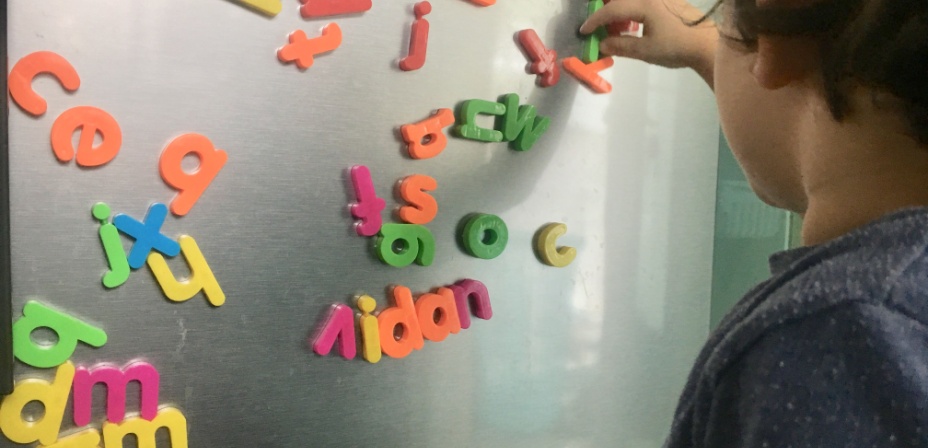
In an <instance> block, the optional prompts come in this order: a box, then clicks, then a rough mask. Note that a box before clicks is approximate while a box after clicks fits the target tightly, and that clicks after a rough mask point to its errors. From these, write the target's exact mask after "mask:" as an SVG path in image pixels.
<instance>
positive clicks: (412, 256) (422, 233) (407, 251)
mask: <svg viewBox="0 0 928 448" xmlns="http://www.w3.org/2000/svg"><path fill="white" fill-rule="evenodd" d="M374 252H375V253H376V255H377V256H378V257H380V260H381V261H383V262H384V263H386V264H389V265H390V266H394V267H398V268H400V267H404V266H409V265H410V264H412V262H413V261H415V262H416V263H418V264H419V265H421V266H428V265H431V264H432V260H434V259H435V238H434V237H433V236H432V232H431V231H430V230H429V229H428V228H427V227H424V226H421V225H417V224H384V225H383V227H382V228H381V229H380V234H379V235H378V236H377V238H375V239H374Z"/></svg>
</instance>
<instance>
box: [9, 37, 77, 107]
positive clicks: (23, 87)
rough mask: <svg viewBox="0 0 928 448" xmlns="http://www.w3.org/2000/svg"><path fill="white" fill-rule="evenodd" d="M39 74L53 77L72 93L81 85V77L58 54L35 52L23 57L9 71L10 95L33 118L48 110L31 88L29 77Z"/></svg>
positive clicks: (31, 78) (30, 78)
mask: <svg viewBox="0 0 928 448" xmlns="http://www.w3.org/2000/svg"><path fill="white" fill-rule="evenodd" d="M43 73H47V74H49V75H52V76H54V77H55V79H57V80H58V82H59V83H61V87H63V88H64V89H65V90H67V91H68V92H74V91H76V90H77V88H78V87H80V86H81V78H80V77H79V76H77V71H76V70H74V66H72V65H71V63H70V62H68V60H67V59H65V58H63V57H61V56H59V55H58V54H56V53H52V52H51V51H37V52H35V53H31V54H28V55H26V56H23V58H22V59H20V60H19V61H18V62H17V63H16V65H14V66H13V69H12V70H10V77H9V78H8V82H9V89H10V97H12V98H13V101H14V102H15V103H16V105H18V106H19V107H21V108H22V109H23V110H24V111H26V112H27V113H29V114H32V115H34V116H36V117H40V116H42V115H44V114H45V111H46V110H47V109H48V104H47V103H46V102H45V100H44V99H42V97H40V96H39V94H37V93H35V90H32V80H33V79H35V77H36V76H38V75H40V74H43Z"/></svg>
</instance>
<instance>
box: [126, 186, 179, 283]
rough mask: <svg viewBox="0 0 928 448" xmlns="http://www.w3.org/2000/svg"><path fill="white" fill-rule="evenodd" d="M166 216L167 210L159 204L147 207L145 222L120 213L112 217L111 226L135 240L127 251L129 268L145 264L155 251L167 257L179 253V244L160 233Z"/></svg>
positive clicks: (136, 267)
mask: <svg viewBox="0 0 928 448" xmlns="http://www.w3.org/2000/svg"><path fill="white" fill-rule="evenodd" d="M167 216H168V208H167V206H165V205H164V204H162V203H160V202H155V203H154V204H151V206H150V207H148V213H147V214H145V221H141V222H140V221H139V220H137V219H135V218H133V217H131V216H129V215H124V214H122V213H120V214H117V215H116V216H114V217H113V225H114V226H116V228H117V229H119V231H120V232H122V233H125V234H126V235H129V236H130V237H132V238H133V239H135V244H133V245H132V249H131V250H130V251H129V267H130V268H132V269H138V268H140V267H142V265H143V264H145V259H146V258H147V257H148V253H149V252H151V251H152V250H157V251H158V252H161V253H163V254H165V255H167V256H169V257H176V256H177V254H179V253H180V244H177V242H176V241H174V240H172V239H170V238H168V237H166V236H165V235H164V234H163V233H161V225H162V224H164V218H165V217H167Z"/></svg>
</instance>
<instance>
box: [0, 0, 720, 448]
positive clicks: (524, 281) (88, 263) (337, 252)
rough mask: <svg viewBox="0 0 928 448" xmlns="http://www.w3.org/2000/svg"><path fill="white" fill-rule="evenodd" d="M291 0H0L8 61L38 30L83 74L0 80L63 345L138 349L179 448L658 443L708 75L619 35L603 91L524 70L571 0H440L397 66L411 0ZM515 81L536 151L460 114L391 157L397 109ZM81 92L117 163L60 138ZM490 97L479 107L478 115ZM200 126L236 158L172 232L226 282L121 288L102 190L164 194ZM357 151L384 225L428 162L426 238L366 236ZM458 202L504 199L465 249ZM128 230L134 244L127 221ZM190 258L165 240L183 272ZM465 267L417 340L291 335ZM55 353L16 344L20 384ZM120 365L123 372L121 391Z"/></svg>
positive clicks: (695, 231)
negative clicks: (640, 54)
mask: <svg viewBox="0 0 928 448" xmlns="http://www.w3.org/2000/svg"><path fill="white" fill-rule="evenodd" d="M271 3H273V2H271ZM282 6H283V10H282V12H281V13H280V14H279V15H277V16H276V17H267V16H263V15H260V14H257V13H255V12H254V11H252V10H250V9H247V8H244V7H242V6H241V5H239V4H236V3H234V2H230V1H224V0H198V1H189V0H159V1H145V2H142V1H124V0H95V1H65V0H45V1H34V0H9V1H8V2H7V8H8V12H9V27H8V30H7V33H8V36H9V41H8V45H9V48H8V50H9V54H8V56H9V61H10V66H12V65H13V64H14V63H15V62H16V61H19V60H20V59H21V58H23V57H24V56H26V55H28V54H31V53H33V52H36V51H42V50H46V51H52V52H55V53H57V54H59V55H61V56H62V57H64V58H65V59H66V60H67V61H69V62H70V63H71V64H72V65H73V66H74V68H75V70H76V71H77V72H78V74H79V76H80V87H79V89H77V90H76V91H75V92H73V93H68V92H66V91H65V90H64V89H62V87H61V85H60V84H59V83H58V82H57V81H55V80H54V79H53V78H51V77H48V76H41V77H38V78H37V79H36V80H35V81H34V83H33V88H34V89H35V91H36V92H38V93H39V94H40V95H41V96H42V97H44V98H45V100H46V101H47V103H48V111H47V112H46V113H45V115H43V116H41V117H38V118H36V117H33V116H31V115H29V114H27V113H25V112H24V111H23V110H22V109H21V108H20V107H18V106H16V105H15V104H14V103H13V102H12V101H10V111H9V112H10V113H9V126H10V136H9V140H10V172H11V180H10V183H11V186H10V219H11V232H12V246H11V251H12V260H13V266H12V292H13V318H14V319H17V318H19V317H21V316H22V309H23V307H24V305H25V304H26V303H27V302H28V301H30V300H34V301H37V302H40V303H43V304H45V305H47V306H50V307H53V308H55V309H57V310H61V311H64V312H66V313H68V314H70V315H72V316H74V317H77V318H79V319H81V320H83V321H84V322H87V323H89V324H91V325H94V326H98V327H100V328H102V329H103V330H105V332H106V334H107V341H106V343H105V344H104V345H103V346H102V347H99V348H93V347H90V346H89V345H87V344H83V343H81V344H78V346H77V348H76V350H75V351H74V353H73V355H72V356H71V357H70V360H71V362H73V363H74V364H75V365H76V366H78V367H88V368H89V367H92V366H95V365H98V364H100V363H110V364H112V365H115V366H117V367H121V366H125V365H127V364H128V363H130V362H132V361H145V362H147V363H149V364H151V365H152V366H154V367H155V368H156V369H157V371H158V373H159V375H160V388H159V391H160V394H159V402H160V404H161V406H170V407H174V408H176V409H178V410H179V411H180V412H182V413H183V415H184V416H185V417H186V421H187V427H188V432H189V443H190V446H195V447H305V446H319V447H335V446H339V447H341V446H345V447H360V446H377V447H394V446H395V447H400V446H403V447H435V446H449V447H464V446H491V447H523V446H524V447H541V446H551V447H555V446H557V447H561V446H570V447H600V446H622V447H626V448H634V447H655V446H659V445H660V444H661V442H662V440H663V438H664V436H665V435H666V433H667V431H668V428H669V424H670V421H671V416H672V412H673V409H674V407H675V405H676V400H677V398H678V394H679V392H680V390H681V389H682V385H683V382H684V380H685V377H686V375H687V373H688V371H689V368H690V365H691V363H692V361H693V359H694V358H695V356H696V353H697V351H698V349H699V348H700V346H701V344H702V342H703V341H704V339H705V337H706V335H707V333H708V327H709V325H708V319H709V307H710V300H709V298H710V286H711V285H710V283H711V260H712V239H713V226H714V210H713V207H714V203H715V191H716V189H715V187H716V163H717V159H716V150H717V148H718V119H717V116H716V112H715V107H714V102H713V98H712V95H711V91H710V90H709V89H708V88H707V87H706V86H705V85H703V83H702V81H701V80H699V79H698V77H697V76H696V75H694V74H693V73H691V72H688V71H682V70H677V71H672V70H666V69H661V68H655V67H649V66H647V65H645V64H643V63H640V62H635V61H630V60H616V63H615V66H614V67H613V68H612V69H610V70H608V71H605V72H603V73H604V76H605V77H606V79H608V80H609V81H611V82H612V84H613V86H614V90H613V92H612V93H611V94H608V95H597V94H593V93H592V92H591V91H589V90H588V89H587V88H585V87H584V86H583V85H581V84H579V83H578V82H577V81H576V80H575V79H574V78H573V77H572V76H570V75H569V74H567V73H566V72H563V73H562V74H561V79H560V81H559V82H558V84H556V85H555V86H552V87H548V88H540V87H538V86H537V85H536V77H535V76H534V75H531V74H529V73H527V72H526V65H527V63H528V62H529V60H528V59H527V58H526V55H525V54H524V53H523V51H522V50H521V49H520V47H519V45H518V42H517V39H516V37H515V35H516V33H517V32H518V31H520V30H523V29H529V28H530V29H534V30H535V31H536V32H537V33H538V35H539V36H540V38H541V39H542V41H543V42H544V43H545V44H546V45H547V46H548V47H549V48H553V49H555V50H556V51H557V52H558V54H559V57H560V58H563V57H567V56H571V55H579V54H580V51H581V44H582V41H581V40H580V39H579V38H578V37H577V33H576V30H577V28H578V26H579V24H580V23H581V22H582V21H583V19H584V17H585V16H586V11H587V4H586V2H585V1H579V0H501V1H499V2H496V4H495V5H492V6H489V7H480V6H478V5H475V4H474V3H472V2H470V1H465V0H434V1H433V2H432V11H431V13H429V14H428V15H427V16H425V19H427V20H428V22H429V24H430V29H429V37H428V47H427V58H426V61H425V64H424V66H423V67H422V68H420V69H418V70H414V71H401V70H400V69H399V68H398V59H399V58H401V57H403V56H405V55H406V53H407V51H408V49H409V39H410V38H409V36H410V30H411V26H412V24H413V21H414V15H413V6H414V2H413V1H411V0H410V1H387V0H375V1H374V2H373V7H372V8H371V9H370V10H369V11H365V12H363V13H355V14H350V15H344V16H332V17H325V18H314V19H303V18H301V17H300V14H299V12H298V8H299V6H300V5H299V4H298V3H297V2H296V1H292V0H288V1H285V2H283V5H282ZM329 23H336V24H337V25H338V27H339V29H340V30H341V35H342V41H341V43H340V45H339V46H338V47H337V48H336V49H335V50H334V51H331V52H328V53H322V54H319V55H316V56H315V58H314V62H313V65H312V66H311V67H310V68H308V69H307V70H300V69H298V68H297V67H296V66H295V65H294V64H284V63H281V62H280V61H279V60H278V58H277V49H278V48H279V47H281V46H283V45H284V44H286V43H287V42H288V35H289V34H290V33H291V32H292V31H295V30H302V31H304V32H305V33H306V35H307V36H308V37H309V38H313V37H317V36H320V35H321V33H322V29H323V27H325V26H326V25H327V24H329ZM509 93H516V94H518V95H519V97H520V101H521V104H529V105H533V106H535V107H536V109H537V111H538V113H539V114H540V115H543V116H546V117H550V119H551V125H550V128H549V129H548V131H547V132H546V133H545V134H544V135H543V136H542V137H541V138H540V139H539V140H538V142H537V143H536V144H535V145H534V147H533V148H531V150H529V151H516V150H513V149H510V148H509V146H508V145H507V144H506V143H481V142H476V141H472V140H465V139H461V138H458V137H455V136H452V135H450V134H452V132H451V128H450V127H449V128H446V129H445V132H446V134H449V142H448V145H447V148H446V149H445V150H444V151H443V152H442V153H441V154H439V155H438V156H436V157H433V158H430V159H423V160H414V159H411V158H409V156H408V155H407V151H406V145H405V143H404V142H403V141H402V139H401V137H400V133H399V131H398V129H399V127H400V126H401V125H404V124H408V123H414V122H418V121H420V120H423V119H425V118H427V117H428V116H429V115H430V114H431V113H432V112H433V111H434V110H436V109H440V108H451V109H455V110H457V108H459V107H460V106H461V103H462V102H463V101H465V100H470V99H482V100H490V101H496V100H497V99H498V98H499V97H500V96H501V95H504V94H509ZM77 106H92V107H95V108H99V109H102V110H104V111H106V112H107V113H108V114H110V115H112V117H114V118H115V120H116V121H117V122H118V124H119V127H120V129H121V133H122V145H121V149H120V150H119V153H118V155H117V156H116V157H115V158H114V159H113V160H112V161H110V162H109V163H107V164H105V165H102V166H99V167H95V168H87V167H80V166H78V165H77V164H76V163H75V162H74V161H72V162H70V163H63V162H59V160H58V159H57V158H56V157H55V154H54V153H53V151H52V148H51V146H50V132H51V128H52V127H53V124H54V123H55V121H56V120H57V119H58V117H59V116H60V115H61V114H62V113H64V112H65V111H67V110H69V109H71V108H74V107H77ZM478 123H479V124H480V125H481V126H485V127H488V128H489V127H493V126H494V123H493V118H492V117H479V118H478ZM189 133H195V134H199V135H202V136H204V137H206V138H208V139H209V141H210V143H211V144H212V145H213V146H214V147H215V148H218V149H221V150H223V151H225V152H226V153H227V155H228V160H227V161H226V163H225V165H224V166H223V167H222V168H221V170H220V171H219V173H218V174H217V175H216V176H215V178H214V179H213V180H212V182H211V183H210V185H209V187H208V188H207V189H206V190H205V192H204V193H203V194H202V196H201V197H200V198H199V199H198V200H197V201H196V202H195V204H193V206H192V208H191V210H190V211H189V213H187V214H186V215H184V216H182V217H181V216H177V215H175V214H173V213H170V212H169V213H168V214H167V217H166V219H165V221H164V223H163V225H162V227H161V229H160V230H161V232H163V233H164V234H165V235H167V236H168V237H170V238H171V239H174V240H176V239H177V238H178V237H180V236H181V235H189V236H191V237H193V238H194V239H195V241H196V244H197V246H198V247H199V249H200V250H201V251H202V253H203V255H204V257H205V259H206V261H207V262H208V265H209V267H210V268H211V270H212V272H213V274H214V275H215V277H216V279H217V280H218V282H219V284H220V285H221V289H222V291H223V292H224V295H225V302H224V303H223V304H222V305H221V306H214V305H212V304H211V303H210V302H209V301H208V300H207V299H206V298H204V297H203V295H202V294H198V295H197V296H195V297H194V298H192V299H190V300H187V301H184V302H174V301H171V300H168V299H167V298H166V297H165V294H164V293H163V292H162V289H161V287H160V286H159V282H158V281H157V280H156V279H155V278H154V276H153V275H152V271H151V269H150V268H149V267H148V266H142V267H141V268H140V269H137V270H133V271H132V273H131V275H130V276H129V278H128V281H127V282H126V283H125V284H123V285H121V286H118V287H116V288H106V287H104V285H103V284H102V282H101V277H102V275H103V274H104V273H105V272H106V271H107V269H108V264H107V258H106V256H105V254H104V250H103V248H102V246H101V242H100V236H99V230H100V227H101V221H98V220H97V219H95V218H94V217H93V216H92V215H91V208H92V206H93V205H94V204H95V203H97V202H105V203H106V204H108V206H109V207H110V209H111V210H112V213H111V214H112V215H116V214H118V213H122V214H125V215H128V216H130V217H133V218H135V219H138V220H142V218H143V217H144V216H145V214H146V212H147V211H148V209H149V206H150V205H151V204H152V203H164V204H168V205H170V203H171V200H172V199H173V198H174V196H175V194H176V193H177V191H176V190H175V189H174V188H172V187H171V186H169V185H168V184H166V183H165V181H164V180H163V179H162V177H161V175H160V174H159V160H160V157H161V154H162V151H163V150H164V149H165V148H166V147H167V146H168V143H169V142H171V141H172V140H173V139H175V138H177V137H178V136H181V135H183V134H189ZM74 138H75V141H76V139H77V138H78V137H77V136H76V135H75V137H74ZM97 138H98V139H99V136H98V137H97ZM188 159H189V158H188ZM188 159H184V166H185V168H186V169H187V170H193V169H194V168H195V167H196V166H197V164H196V160H195V158H194V159H193V160H188ZM355 165H365V166H367V167H368V168H369V169H370V172H371V177H372V179H373V184H374V187H375V189H376V192H377V195H378V196H379V197H381V198H383V199H384V200H385V201H386V209H385V210H384V212H383V217H384V221H385V222H397V221H396V217H395V216H394V209H395V208H396V207H397V206H400V205H403V203H404V202H403V201H401V200H398V198H396V197H395V194H394V190H395V186H396V183H397V181H398V180H400V179H402V178H404V177H406V176H409V175H412V174H423V175H428V176H431V177H433V178H434V179H435V180H436V181H437V184H438V186H437V188H436V189H435V190H434V191H432V192H430V194H432V195H433V196H434V198H435V199H436V200H437V202H438V205H439V211H438V214H437V217H436V218H435V219H434V220H433V221H431V222H430V223H428V224H427V225H426V227H427V228H428V229H430V231H431V233H432V235H433V236H434V239H435V246H436V251H435V256H434V261H433V263H432V264H431V265H429V266H420V265H417V264H413V265H411V266H408V267H405V268H395V267H392V266H388V265H386V264H384V263H383V262H381V261H380V260H379V259H378V258H377V257H376V256H375V255H374V254H373V252H372V244H373V242H372V240H371V239H370V238H366V237H361V236H358V234H357V233H356V232H355V228H354V223H355V220H354V219H353V218H352V216H351V214H350V213H349V211H348V204H349V203H351V202H353V201H355V194H354V190H353V188H352V183H351V179H350V177H349V174H348V173H349V172H348V170H349V168H351V167H352V166H355ZM472 213H486V214H492V215H497V216H499V217H500V218H501V219H502V220H503V221H505V224H506V225H507V227H508V233H509V239H508V245H507V246H506V249H505V251H504V252H503V253H502V254H501V255H499V256H498V257H496V258H494V259H490V260H485V259H480V258H476V257H473V256H470V255H468V254H467V253H466V252H465V251H464V250H463V249H462V247H461V245H460V243H459V242H458V236H459V234H460V231H461V229H460V227H461V223H462V220H464V219H465V217H467V216H468V215H470V214H472ZM551 222H559V223H564V224H566V225H567V233H566V234H565V235H564V236H562V237H561V238H560V239H559V240H558V245H563V246H571V247H574V248H576V250H577V257H576V259H575V260H574V261H573V262H572V263H571V264H569V265H568V266H566V267H563V268H554V267H551V266H548V265H545V264H543V263H541V262H540V261H539V259H538V257H537V256H536V254H535V252H534V250H533V237H534V235H535V234H536V232H538V231H539V229H541V228H542V227H543V226H544V225H545V224H547V223H551ZM122 243H123V246H124V248H125V250H126V251H129V250H130V248H132V246H133V243H134V241H133V239H132V238H129V237H128V236H126V235H123V236H122ZM143 255H144V254H143ZM183 258H184V257H183V256H178V257H176V258H173V259H171V258H168V259H167V264H168V266H169V268H170V269H171V270H172V271H173V273H174V274H175V275H177V276H178V277H182V276H184V275H185V272H187V269H188V267H187V264H185V261H184V259H183ZM462 279H475V280H478V281H480V282H483V283H484V284H485V285H486V287H487V288H488V290H489V293H490V297H491V303H492V310H493V315H492V318H491V319H489V320H483V319H479V318H476V317H473V320H472V323H471V326H470V328H468V329H466V330H462V331H460V332H459V333H457V334H452V335H450V336H448V337H447V338H446V339H445V340H444V341H442V342H432V341H426V342H425V344H424V346H423V348H422V349H421V350H416V351H414V352H413V353H411V354H410V355H409V356H407V357H405V358H402V359H394V358H390V357H387V356H384V358H383V359H382V360H381V361H380V362H379V363H376V364H372V363H369V362H366V361H364V360H363V359H361V354H360V352H359V353H358V356H357V357H355V359H353V360H346V359H343V358H342V357H340V356H338V350H337V349H336V350H333V352H332V353H330V354H329V355H328V356H319V355H317V354H315V353H313V351H312V349H311V347H310V345H309V343H308V339H309V338H310V337H312V336H313V334H314V332H315V331H316V330H317V328H319V326H320V325H321V322H322V319H323V318H324V317H325V316H326V314H327V312H328V311H329V310H330V308H331V306H332V305H333V304H344V305H346V306H348V307H351V309H352V310H355V298H356V297H357V296H359V295H361V294H368V295H370V296H371V297H373V298H374V299H376V301H377V309H378V311H380V310H383V309H384V308H385V307H387V306H389V305H390V304H391V302H390V300H392V299H391V298H390V296H389V294H388V291H389V290H390V287H391V286H395V285H403V286H406V287H408V288H410V289H411V290H412V291H413V293H415V294H416V295H417V296H418V294H421V293H426V292H429V291H431V290H433V289H434V288H437V287H440V286H445V285H451V284H454V283H455V282H457V281H459V280H462ZM54 337H55V336H54V334H52V333H51V332H49V331H46V330H44V329H39V330H37V331H36V332H34V333H33V334H32V338H33V339H35V340H38V341H43V340H48V341H53V340H54ZM54 374H55V369H53V368H34V367H31V366H28V365H26V364H24V363H22V362H17V363H16V366H15V377H16V379H17V381H22V380H25V379H28V378H38V379H45V380H51V379H52V378H53V377H54ZM93 390H94V394H93V400H92V402H93V411H92V413H91V423H90V424H89V425H88V426H87V427H91V428H97V429H99V428H101V426H102V425H104V424H105V422H106V420H107V413H106V408H107V406H106V400H105V398H104V394H103V389H102V386H96V388H94V389H93ZM138 391H139V388H138V386H137V385H135V384H131V385H130V386H129V387H128V392H127V394H126V396H127V401H128V403H127V407H126V409H127V410H128V411H129V414H128V417H127V418H131V417H132V416H133V415H135V414H134V413H135V412H138V410H139V405H140V403H139V401H140V399H139V392H138ZM72 398H73V394H72ZM27 411H28V410H27ZM27 414H28V412H27ZM73 414H74V412H73V409H72V403H71V402H69V403H68V406H67V408H66V410H65V413H64V417H63V421H62V424H61V434H62V435H65V434H70V433H73V432H76V431H78V430H80V429H81V428H83V427H78V426H77V425H76V424H75V423H74V415H73ZM107 424H109V423H107ZM164 436H165V434H163V433H159V436H158V437H159V438H164ZM161 443H166V441H165V440H159V446H167V445H161ZM0 445H3V446H16V445H14V444H12V442H10V441H8V440H6V439H2V438H0ZM140 446H141V445H140ZM107 448H110V444H107Z"/></svg>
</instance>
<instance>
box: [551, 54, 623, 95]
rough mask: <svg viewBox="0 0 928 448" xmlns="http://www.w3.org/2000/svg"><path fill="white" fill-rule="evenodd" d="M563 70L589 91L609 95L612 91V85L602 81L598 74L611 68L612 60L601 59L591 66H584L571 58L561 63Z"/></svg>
mask: <svg viewBox="0 0 928 448" xmlns="http://www.w3.org/2000/svg"><path fill="white" fill-rule="evenodd" d="M561 63H563V64H564V69H565V70H567V72H568V73H570V74H571V75H573V76H574V78H577V80H578V81H580V82H582V83H584V84H586V86H587V87H589V88H590V90H592V91H594V92H596V93H609V92H611V91H612V84H609V81H606V80H605V79H603V77H602V76H600V75H599V72H601V71H603V70H605V69H607V68H609V67H612V65H613V64H615V61H613V60H612V58H602V59H600V60H598V61H596V62H593V63H591V64H584V63H583V61H581V60H579V59H577V58H575V57H573V56H571V57H569V58H567V59H564V60H563V61H561Z"/></svg>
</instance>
